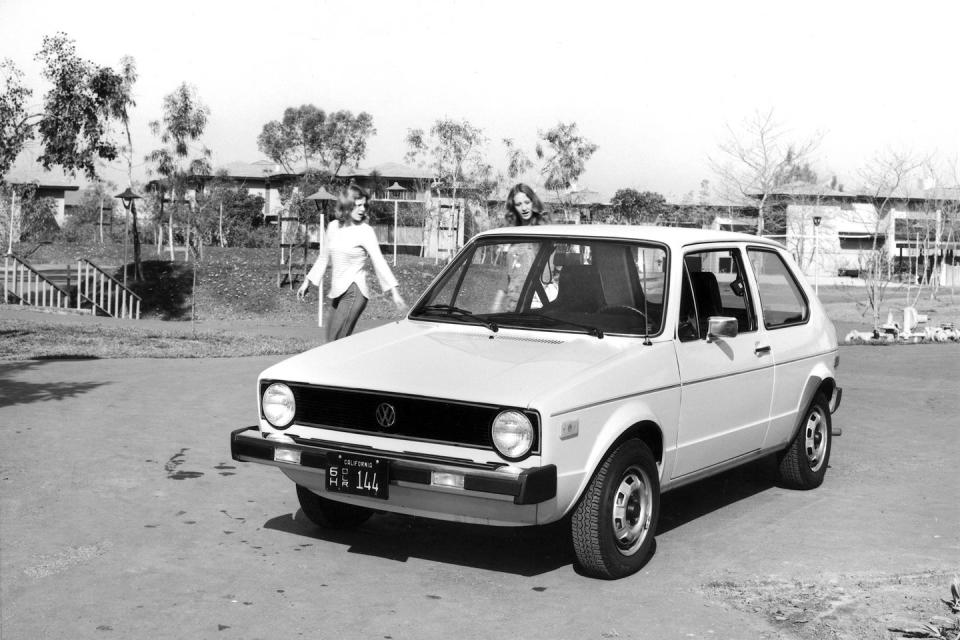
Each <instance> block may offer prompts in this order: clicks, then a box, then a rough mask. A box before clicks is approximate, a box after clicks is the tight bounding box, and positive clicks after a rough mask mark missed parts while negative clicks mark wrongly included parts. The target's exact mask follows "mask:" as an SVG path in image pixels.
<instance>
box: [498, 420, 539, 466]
mask: <svg viewBox="0 0 960 640" xmlns="http://www.w3.org/2000/svg"><path fill="white" fill-rule="evenodd" d="M490 433H491V435H492V436H493V445H494V446H495V447H496V448H497V451H499V452H500V453H501V454H502V455H503V456H504V457H505V458H511V459H514V460H515V459H517V458H522V457H523V456H525V455H527V452H529V451H530V447H532V446H533V435H534V434H533V425H532V424H530V419H529V418H527V416H525V415H523V414H522V413H520V412H519V411H501V412H500V414H499V415H497V417H496V418H495V419H494V421H493V426H492V427H491V428H490Z"/></svg>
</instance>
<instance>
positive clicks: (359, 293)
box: [297, 185, 407, 342]
mask: <svg viewBox="0 0 960 640" xmlns="http://www.w3.org/2000/svg"><path fill="white" fill-rule="evenodd" d="M338 208H339V213H340V215H339V219H338V220H334V221H332V222H331V223H330V225H329V226H328V227H327V233H326V238H325V242H324V244H323V246H322V247H320V256H319V257H318V258H317V261H316V263H315V264H314V265H313V268H312V269H310V273H308V274H307V278H306V280H304V281H303V284H302V285H300V289H299V290H298V291H297V298H299V299H300V300H303V299H304V296H305V295H306V293H307V290H308V289H309V288H310V284H311V283H312V284H313V285H315V286H319V284H320V281H321V280H322V279H323V273H324V271H325V270H326V268H327V262H328V261H329V262H330V263H331V265H332V269H333V271H332V273H331V276H330V293H329V297H330V298H331V300H332V301H333V302H332V306H333V315H332V317H331V318H330V323H329V324H328V325H327V341H328V342H332V341H333V340H339V339H340V338H344V337H346V336H348V335H350V334H351V333H353V329H354V327H355V326H356V324H357V319H358V318H359V317H360V314H361V313H363V310H364V308H365V307H366V306H367V300H368V299H369V298H370V290H369V288H368V287H367V270H366V262H367V258H370V262H372V263H373V268H374V271H376V274H377V277H378V278H379V280H380V288H381V289H383V291H384V293H386V292H387V291H389V292H390V293H391V294H392V296H393V303H394V304H395V305H397V310H398V311H400V312H401V313H402V312H404V311H406V309H407V304H406V302H404V300H403V297H402V296H401V295H400V287H399V285H398V283H397V279H396V278H395V277H394V276H393V272H391V271H390V267H389V266H388V265H387V261H386V260H384V258H383V254H382V253H381V252H380V244H379V243H378V242H377V236H376V234H375V233H374V231H373V228H372V227H371V226H370V225H368V224H367V223H366V218H367V193H366V192H365V191H364V190H363V189H361V188H360V187H358V186H356V185H350V187H349V189H348V190H347V196H346V197H344V198H341V200H340V202H339V207H338Z"/></svg>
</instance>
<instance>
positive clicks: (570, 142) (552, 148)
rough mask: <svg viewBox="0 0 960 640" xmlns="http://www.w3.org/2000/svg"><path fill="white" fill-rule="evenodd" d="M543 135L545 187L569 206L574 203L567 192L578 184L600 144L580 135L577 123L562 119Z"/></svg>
mask: <svg viewBox="0 0 960 640" xmlns="http://www.w3.org/2000/svg"><path fill="white" fill-rule="evenodd" d="M539 136H540V141H538V142H537V147H536V154H537V158H539V159H540V160H541V161H543V165H542V166H541V168H540V174H541V176H542V177H543V186H544V187H545V188H547V189H548V190H550V191H553V192H554V193H555V194H556V196H557V199H558V200H559V201H560V202H561V203H563V204H564V205H565V206H566V205H568V204H570V203H569V202H568V200H569V198H568V196H567V194H568V193H569V192H570V190H571V189H573V188H574V187H575V186H576V184H577V181H578V180H579V179H580V176H581V175H583V172H584V171H585V170H586V165H587V161H588V160H590V158H591V157H592V156H593V154H594V153H595V152H596V151H597V148H598V147H597V145H596V144H594V143H593V142H591V141H590V140H588V139H587V138H585V137H583V136H582V135H580V132H579V131H577V123H576V122H571V123H569V124H566V123H563V122H559V123H557V125H556V126H555V127H553V128H551V129H547V130H546V131H540V132H539ZM544 143H545V144H544ZM565 198H566V199H565Z"/></svg>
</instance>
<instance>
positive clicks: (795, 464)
mask: <svg viewBox="0 0 960 640" xmlns="http://www.w3.org/2000/svg"><path fill="white" fill-rule="evenodd" d="M830 429H831V424H830V409H829V406H828V404H827V398H826V396H824V395H823V394H822V393H818V394H817V395H816V396H814V398H813V400H811V401H810V406H809V407H807V410H806V413H805V414H804V416H803V420H802V422H801V423H800V429H799V430H798V431H797V435H796V436H795V437H794V439H793V442H791V443H790V446H789V447H787V449H786V450H785V451H783V453H781V454H780V456H779V462H780V469H779V475H780V481H781V482H782V483H783V484H784V485H786V486H788V487H791V488H793V489H816V488H817V487H819V486H820V485H821V484H823V477H824V476H825V475H826V473H827V465H828V463H829V462H830V449H831V447H832V444H833V437H832V435H831V433H830Z"/></svg>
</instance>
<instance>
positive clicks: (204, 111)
mask: <svg viewBox="0 0 960 640" xmlns="http://www.w3.org/2000/svg"><path fill="white" fill-rule="evenodd" d="M209 117H210V109H209V108H208V107H207V106H206V105H205V104H203V102H202V101H201V100H200V96H199V95H198V93H197V90H196V88H194V87H192V86H190V85H188V84H187V83H186V82H184V83H182V84H181V85H180V86H179V87H177V88H176V89H175V90H174V91H173V92H172V93H170V94H168V95H166V96H165V97H164V99H163V115H162V117H161V119H160V120H153V121H151V122H150V130H151V131H152V132H153V135H155V136H158V137H159V138H160V142H161V143H162V144H163V145H164V146H162V147H159V148H157V149H154V150H153V151H151V152H150V153H149V154H148V155H147V157H146V160H147V161H148V162H150V163H152V164H153V169H152V170H153V171H154V172H156V173H157V174H159V175H160V176H161V177H162V180H161V193H160V217H161V219H162V218H163V211H164V200H165V198H164V192H168V193H169V194H170V196H171V200H172V204H173V207H172V208H171V209H170V211H169V220H168V224H169V230H168V233H169V242H170V259H171V260H174V259H175V255H174V249H173V224H174V212H175V211H177V210H178V209H179V205H180V202H182V201H183V200H184V198H185V197H186V194H187V189H188V188H189V187H190V186H191V184H193V185H194V186H196V185H197V184H198V183H197V182H196V179H197V178H198V177H199V176H209V175H210V174H211V173H212V170H211V166H210V155H211V154H210V150H209V149H207V148H206V147H202V146H201V148H200V149H199V152H198V154H197V155H195V156H194V157H193V158H191V157H190V155H191V143H194V142H199V140H200V138H201V137H202V136H203V132H204V131H205V130H206V128H207V122H208V119H209ZM191 179H192V180H191ZM189 227H190V223H189V222H188V225H187V228H188V230H189ZM188 232H189V231H188Z"/></svg>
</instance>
